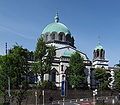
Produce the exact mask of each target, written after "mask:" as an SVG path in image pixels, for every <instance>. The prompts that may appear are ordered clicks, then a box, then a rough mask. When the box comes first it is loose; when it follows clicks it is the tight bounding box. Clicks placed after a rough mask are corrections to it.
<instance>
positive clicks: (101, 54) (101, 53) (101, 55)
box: [100, 49, 103, 58]
mask: <svg viewBox="0 0 120 105" xmlns="http://www.w3.org/2000/svg"><path fill="white" fill-rule="evenodd" d="M100 57H101V58H102V57H103V49H101V52H100Z"/></svg>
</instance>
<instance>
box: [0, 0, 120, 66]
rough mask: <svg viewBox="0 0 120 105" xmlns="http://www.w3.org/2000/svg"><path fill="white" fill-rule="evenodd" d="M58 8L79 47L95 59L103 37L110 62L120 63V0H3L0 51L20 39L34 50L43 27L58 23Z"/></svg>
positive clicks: (102, 43) (3, 51)
mask: <svg viewBox="0 0 120 105" xmlns="http://www.w3.org/2000/svg"><path fill="white" fill-rule="evenodd" d="M56 8H58V13H59V18H60V22H61V23H63V24H65V25H66V26H67V27H68V29H69V30H70V32H71V33H72V35H73V36H74V39H75V46H76V47H77V49H79V50H81V51H82V52H84V53H86V54H87V56H88V57H89V59H90V60H92V58H93V50H94V48H95V47H96V46H97V43H98V36H100V42H101V45H102V46H103V47H104V49H105V51H106V52H105V53H106V59H108V60H109V65H110V66H113V65H114V64H116V63H118V61H119V59H120V48H119V43H120V0H19V1H18V0H0V54H2V55H3V54H5V42H7V43H8V48H12V47H13V45H15V43H16V42H17V43H18V44H19V45H22V46H23V47H24V48H28V50H29V51H34V50H35V47H36V43H37V38H39V37H40V35H41V33H42V30H43V29H44V28H45V26H46V25H47V24H50V23H51V22H54V16H55V13H56Z"/></svg>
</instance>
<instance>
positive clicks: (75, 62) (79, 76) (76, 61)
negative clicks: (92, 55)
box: [68, 52, 85, 88]
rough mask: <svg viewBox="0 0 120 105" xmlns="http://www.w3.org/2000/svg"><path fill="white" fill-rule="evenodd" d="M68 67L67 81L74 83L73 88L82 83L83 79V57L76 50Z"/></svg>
mask: <svg viewBox="0 0 120 105" xmlns="http://www.w3.org/2000/svg"><path fill="white" fill-rule="evenodd" d="M69 65H70V66H69V68H68V72H69V74H70V76H69V79H68V80H69V83H70V85H74V86H75V88H77V87H79V86H80V85H81V84H83V81H84V76H85V73H84V69H85V65H84V63H83V58H82V57H81V55H80V54H79V53H78V52H75V53H74V54H73V55H72V56H71V57H70V61H69Z"/></svg>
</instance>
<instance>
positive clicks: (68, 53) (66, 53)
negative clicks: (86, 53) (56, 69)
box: [62, 50, 74, 57]
mask: <svg viewBox="0 0 120 105" xmlns="http://www.w3.org/2000/svg"><path fill="white" fill-rule="evenodd" d="M72 54H74V52H73V51H71V50H65V51H64V53H63V54H62V56H67V57H71V55H72Z"/></svg>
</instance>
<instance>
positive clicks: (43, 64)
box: [32, 38, 56, 82]
mask: <svg viewBox="0 0 120 105" xmlns="http://www.w3.org/2000/svg"><path fill="white" fill-rule="evenodd" d="M55 55H56V52H55V47H54V46H52V45H51V46H50V47H48V48H47V46H46V42H45V41H44V40H43V38H39V39H38V42H37V46H36V49H35V52H34V56H35V62H34V63H33V64H32V71H33V72H34V73H35V74H36V77H37V73H38V74H40V78H41V82H43V78H44V74H46V73H49V74H50V71H51V66H52V63H53V60H54V57H55Z"/></svg>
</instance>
